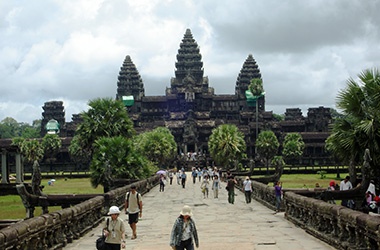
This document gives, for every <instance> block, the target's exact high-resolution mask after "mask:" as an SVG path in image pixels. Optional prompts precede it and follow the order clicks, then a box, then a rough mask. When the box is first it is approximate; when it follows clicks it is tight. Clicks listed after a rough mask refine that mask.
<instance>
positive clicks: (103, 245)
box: [96, 219, 109, 250]
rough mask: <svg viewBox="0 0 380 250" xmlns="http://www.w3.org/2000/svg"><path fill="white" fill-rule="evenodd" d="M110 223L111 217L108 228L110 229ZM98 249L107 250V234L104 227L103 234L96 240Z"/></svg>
mask: <svg viewBox="0 0 380 250" xmlns="http://www.w3.org/2000/svg"><path fill="white" fill-rule="evenodd" d="M108 224H109V219H107V230H108ZM96 249H98V250H107V246H106V236H105V235H104V230H103V229H102V236H100V237H99V238H98V239H97V240H96Z"/></svg>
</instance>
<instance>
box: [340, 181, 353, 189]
mask: <svg viewBox="0 0 380 250" xmlns="http://www.w3.org/2000/svg"><path fill="white" fill-rule="evenodd" d="M351 188H352V184H351V182H350V181H347V182H344V180H343V181H342V182H341V183H340V190H350V189H351Z"/></svg>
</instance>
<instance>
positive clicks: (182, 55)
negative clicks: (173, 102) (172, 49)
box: [175, 29, 203, 84]
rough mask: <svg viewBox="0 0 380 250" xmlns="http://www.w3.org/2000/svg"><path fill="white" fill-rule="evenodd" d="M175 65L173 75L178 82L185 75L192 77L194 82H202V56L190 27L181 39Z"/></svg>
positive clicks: (180, 81)
mask: <svg viewBox="0 0 380 250" xmlns="http://www.w3.org/2000/svg"><path fill="white" fill-rule="evenodd" d="M175 66H176V71H175V76H176V78H177V81H178V82H179V83H180V84H181V83H182V81H183V80H184V79H185V78H186V77H192V78H193V79H194V81H195V83H202V80H203V62H202V56H201V54H200V52H199V47H198V44H197V42H196V41H195V40H194V38H193V35H192V34H191V31H190V29H187V30H186V33H185V35H184V37H183V39H182V42H181V44H180V48H179V50H178V54H177V63H176V64H175Z"/></svg>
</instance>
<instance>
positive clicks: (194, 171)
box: [191, 168, 197, 184]
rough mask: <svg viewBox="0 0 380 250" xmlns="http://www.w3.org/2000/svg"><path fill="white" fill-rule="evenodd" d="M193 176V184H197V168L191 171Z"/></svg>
mask: <svg viewBox="0 0 380 250" xmlns="http://www.w3.org/2000/svg"><path fill="white" fill-rule="evenodd" d="M191 176H192V177H193V184H195V181H196V180H197V170H196V169H195V168H193V171H191Z"/></svg>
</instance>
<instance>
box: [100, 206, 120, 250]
mask: <svg viewBox="0 0 380 250" xmlns="http://www.w3.org/2000/svg"><path fill="white" fill-rule="evenodd" d="M119 214H120V210H119V208H118V207H117V206H112V207H110V209H109V212H108V215H109V216H111V218H107V220H106V221H105V222H104V223H103V226H102V228H103V234H104V236H105V237H106V241H105V242H106V247H107V250H120V247H121V248H125V225H124V222H123V220H122V219H120V218H119Z"/></svg>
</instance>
